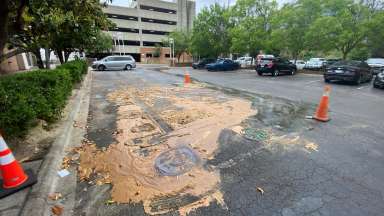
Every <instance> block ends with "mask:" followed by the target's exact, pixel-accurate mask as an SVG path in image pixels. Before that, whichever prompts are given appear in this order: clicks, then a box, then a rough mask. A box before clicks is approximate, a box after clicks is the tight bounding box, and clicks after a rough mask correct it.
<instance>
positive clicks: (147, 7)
mask: <svg viewBox="0 0 384 216" xmlns="http://www.w3.org/2000/svg"><path fill="white" fill-rule="evenodd" d="M140 9H143V10H149V11H156V12H161V13H168V14H176V11H175V10H172V9H166V8H159V7H152V6H147V5H140Z"/></svg>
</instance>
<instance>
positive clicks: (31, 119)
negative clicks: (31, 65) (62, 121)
mask: <svg viewBox="0 0 384 216" xmlns="http://www.w3.org/2000/svg"><path fill="white" fill-rule="evenodd" d="M87 68H88V67H87V64H86V63H85V62H84V61H81V60H75V61H71V62H68V63H65V64H63V65H60V66H58V67H57V68H56V69H53V70H36V71H31V72H27V73H20V74H14V75H8V76H3V77H0V129H2V130H3V131H4V132H5V134H6V135H7V136H20V135H24V134H25V133H26V132H27V131H28V129H29V128H30V127H32V126H34V125H35V124H36V122H37V120H38V119H42V120H45V121H47V122H49V123H50V122H53V121H55V120H57V119H59V118H60V116H61V112H62V110H63V108H64V107H65V104H66V101H67V98H68V96H69V95H70V94H71V92H72V88H73V86H74V84H76V83H77V82H79V81H81V79H82V77H83V74H85V73H87Z"/></svg>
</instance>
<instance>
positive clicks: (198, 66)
mask: <svg viewBox="0 0 384 216" xmlns="http://www.w3.org/2000/svg"><path fill="white" fill-rule="evenodd" d="M215 61H216V60H215V59H213V58H203V59H201V60H200V61H198V62H195V63H193V64H192V68H193V69H201V68H205V66H206V65H207V64H210V63H214V62H215Z"/></svg>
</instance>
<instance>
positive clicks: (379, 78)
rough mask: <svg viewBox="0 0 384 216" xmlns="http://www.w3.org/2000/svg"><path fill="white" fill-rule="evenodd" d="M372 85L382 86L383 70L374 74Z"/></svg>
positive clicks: (383, 83) (383, 79)
mask: <svg viewBox="0 0 384 216" xmlns="http://www.w3.org/2000/svg"><path fill="white" fill-rule="evenodd" d="M373 87H375V88H384V72H381V73H378V74H377V75H376V78H375V81H373Z"/></svg>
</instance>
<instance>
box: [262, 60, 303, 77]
mask: <svg viewBox="0 0 384 216" xmlns="http://www.w3.org/2000/svg"><path fill="white" fill-rule="evenodd" d="M256 71H257V74H259V75H260V76H262V75H263V74H265V73H269V74H271V75H272V76H279V75H280V74H290V75H294V74H295V73H296V71H297V68H296V65H295V64H293V63H291V62H290V61H288V60H286V59H282V58H262V59H261V60H260V61H259V63H258V64H257V66H256Z"/></svg>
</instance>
